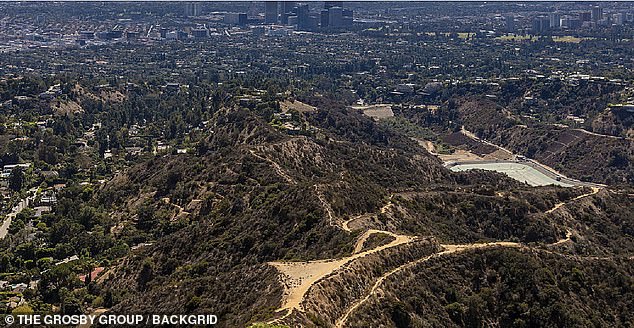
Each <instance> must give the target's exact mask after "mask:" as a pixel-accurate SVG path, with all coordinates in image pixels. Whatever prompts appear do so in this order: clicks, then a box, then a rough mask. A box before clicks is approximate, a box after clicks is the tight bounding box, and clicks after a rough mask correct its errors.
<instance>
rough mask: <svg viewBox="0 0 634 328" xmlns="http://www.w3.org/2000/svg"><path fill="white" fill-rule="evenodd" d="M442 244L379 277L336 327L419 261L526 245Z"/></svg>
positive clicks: (496, 243) (504, 243)
mask: <svg viewBox="0 0 634 328" xmlns="http://www.w3.org/2000/svg"><path fill="white" fill-rule="evenodd" d="M441 246H442V247H443V251H441V252H438V253H434V254H431V255H429V256H426V257H423V258H421V259H418V260H416V261H412V262H409V263H407V264H403V265H401V266H400V267H397V268H395V269H392V270H391V271H388V272H387V273H385V274H384V275H382V276H381V277H379V279H377V280H376V282H375V283H374V285H373V286H372V288H371V289H370V292H369V293H368V294H367V295H366V296H365V297H364V298H362V299H360V300H358V301H357V302H355V303H354V304H353V305H352V306H350V307H349V308H348V310H347V311H346V313H345V314H344V315H343V316H342V317H341V318H340V319H339V320H337V322H336V323H335V327H337V328H341V327H343V326H344V325H345V323H346V321H347V320H348V317H350V314H352V313H353V312H354V311H355V310H356V309H357V308H358V307H359V306H361V305H363V303H365V302H367V301H368V300H369V299H370V297H372V296H373V295H374V294H376V292H377V290H378V289H379V288H380V287H381V284H383V282H384V281H385V280H386V279H387V278H389V277H390V276H392V275H394V274H395V273H397V272H400V271H402V270H404V269H408V268H411V267H413V266H415V265H417V264H419V263H422V262H426V261H428V260H430V259H432V258H435V257H439V256H443V255H448V254H453V253H457V252H463V251H467V250H471V249H478V248H484V247H494V246H503V247H516V248H519V247H524V246H523V245H522V244H520V243H514V242H506V241H500V242H493V243H483V244H465V245H441Z"/></svg>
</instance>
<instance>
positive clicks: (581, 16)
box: [579, 11, 592, 22]
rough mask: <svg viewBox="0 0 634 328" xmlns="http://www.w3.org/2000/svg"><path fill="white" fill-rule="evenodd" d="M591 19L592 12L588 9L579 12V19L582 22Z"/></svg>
mask: <svg viewBox="0 0 634 328" xmlns="http://www.w3.org/2000/svg"><path fill="white" fill-rule="evenodd" d="M591 19H592V13H590V12H589V11H587V12H582V13H579V20H580V21H582V22H589V21H590V20H591Z"/></svg>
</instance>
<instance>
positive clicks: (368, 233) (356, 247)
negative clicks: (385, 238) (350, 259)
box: [353, 229, 399, 254]
mask: <svg viewBox="0 0 634 328" xmlns="http://www.w3.org/2000/svg"><path fill="white" fill-rule="evenodd" d="M375 233H383V234H386V235H390V236H392V237H394V238H398V237H399V235H397V234H395V233H392V232H388V231H383V230H374V229H370V230H368V231H366V232H365V233H363V234H362V235H361V237H359V239H358V240H357V243H356V244H355V245H354V252H353V254H357V253H360V252H361V250H362V249H363V244H365V241H366V240H368V237H370V236H372V235H373V234H375Z"/></svg>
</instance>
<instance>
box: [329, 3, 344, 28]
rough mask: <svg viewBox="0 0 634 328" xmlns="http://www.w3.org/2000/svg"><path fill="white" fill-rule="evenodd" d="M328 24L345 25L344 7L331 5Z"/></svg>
mask: <svg viewBox="0 0 634 328" xmlns="http://www.w3.org/2000/svg"><path fill="white" fill-rule="evenodd" d="M328 26H330V27H341V26H343V9H342V8H341V7H331V8H329V9H328Z"/></svg>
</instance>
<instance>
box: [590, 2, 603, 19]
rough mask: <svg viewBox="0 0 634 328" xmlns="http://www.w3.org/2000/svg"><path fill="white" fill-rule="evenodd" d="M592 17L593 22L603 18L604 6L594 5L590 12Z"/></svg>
mask: <svg viewBox="0 0 634 328" xmlns="http://www.w3.org/2000/svg"><path fill="white" fill-rule="evenodd" d="M590 17H591V18H592V21H593V22H598V21H600V20H602V19H603V8H601V7H599V6H594V7H592V12H591V13H590Z"/></svg>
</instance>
